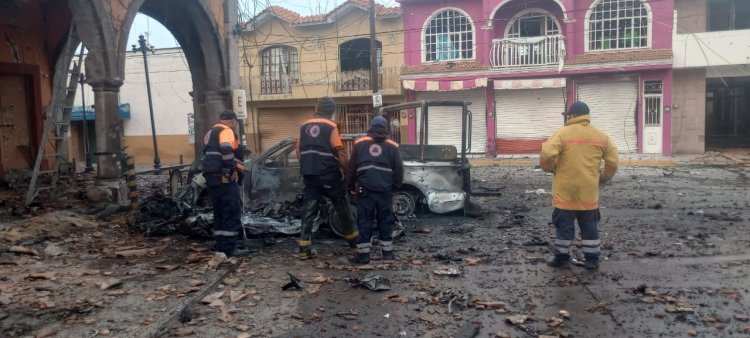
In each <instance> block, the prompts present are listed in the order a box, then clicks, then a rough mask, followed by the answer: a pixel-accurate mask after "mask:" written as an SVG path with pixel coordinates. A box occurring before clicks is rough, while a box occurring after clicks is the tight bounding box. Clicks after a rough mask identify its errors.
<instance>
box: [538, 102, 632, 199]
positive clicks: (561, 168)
mask: <svg viewBox="0 0 750 338" xmlns="http://www.w3.org/2000/svg"><path fill="white" fill-rule="evenodd" d="M602 160H604V172H603V173H601V164H602ZM618 160H619V159H618V155H617V147H616V146H615V144H614V143H613V142H612V139H611V138H609V136H607V134H605V133H604V132H603V131H601V130H599V129H598V128H596V127H594V126H592V125H591V118H590V116H589V115H582V116H577V117H574V118H572V119H570V120H569V121H568V122H567V123H565V126H564V127H562V128H560V129H559V130H557V132H555V134H554V135H552V136H550V138H549V139H548V140H547V142H544V144H543V145H542V152H541V153H540V154H539V164H540V166H541V167H542V170H544V171H546V172H552V173H554V180H553V182H552V205H553V206H555V207H556V208H559V209H564V210H594V209H597V208H599V181H600V179H601V180H603V181H606V180H609V179H611V178H612V176H614V175H615V172H616V171H617V162H618Z"/></svg>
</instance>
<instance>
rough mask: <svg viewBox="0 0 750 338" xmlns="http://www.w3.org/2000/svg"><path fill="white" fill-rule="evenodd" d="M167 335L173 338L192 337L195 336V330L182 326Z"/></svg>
mask: <svg viewBox="0 0 750 338" xmlns="http://www.w3.org/2000/svg"><path fill="white" fill-rule="evenodd" d="M169 333H170V334H171V335H173V336H175V337H187V336H192V335H193V334H195V329H194V328H193V327H190V326H184V327H180V328H175V329H172V330H170V331H169Z"/></svg>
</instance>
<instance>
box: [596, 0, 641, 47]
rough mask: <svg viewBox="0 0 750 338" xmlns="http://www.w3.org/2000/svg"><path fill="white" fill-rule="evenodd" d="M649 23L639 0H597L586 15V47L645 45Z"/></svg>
mask: <svg viewBox="0 0 750 338" xmlns="http://www.w3.org/2000/svg"><path fill="white" fill-rule="evenodd" d="M649 24H650V23H649V12H648V8H646V5H644V4H643V1H642V0H599V1H598V2H596V3H595V5H594V7H592V8H591V15H589V17H588V50H610V49H627V48H644V47H648V46H649V33H650V32H649Z"/></svg>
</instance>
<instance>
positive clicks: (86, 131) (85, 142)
mask: <svg viewBox="0 0 750 338" xmlns="http://www.w3.org/2000/svg"><path fill="white" fill-rule="evenodd" d="M78 83H80V84H81V104H82V105H83V151H84V153H85V158H86V169H84V170H85V171H86V172H87V173H89V172H92V171H94V166H93V164H92V163H91V152H90V151H89V128H88V121H86V91H85V90H84V89H85V87H84V83H86V79H85V76H84V75H83V73H81V74H80V76H79V77H78Z"/></svg>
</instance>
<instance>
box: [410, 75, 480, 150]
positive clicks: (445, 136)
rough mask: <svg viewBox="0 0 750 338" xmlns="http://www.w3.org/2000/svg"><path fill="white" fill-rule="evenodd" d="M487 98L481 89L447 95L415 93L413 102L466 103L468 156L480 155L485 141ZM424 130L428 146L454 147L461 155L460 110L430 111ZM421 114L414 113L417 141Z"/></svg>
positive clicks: (433, 108)
mask: <svg viewBox="0 0 750 338" xmlns="http://www.w3.org/2000/svg"><path fill="white" fill-rule="evenodd" d="M486 97H487V96H486V95H484V88H482V89H472V90H458V91H449V92H418V93H417V100H442V101H469V102H471V105H470V106H469V110H470V111H471V112H472V116H473V119H472V124H471V125H472V128H471V129H472V130H471V149H470V150H469V153H475V154H484V153H485V152H486V144H485V143H486V142H487V141H486V140H487V119H486V118H485V116H486V114H487V108H486V107H487V98H486ZM429 114H430V116H429V121H428V122H429V126H428V135H427V136H428V142H429V144H444V145H452V146H455V147H456V149H457V150H458V151H459V153H460V152H461V108H460V107H431V108H430V113H429ZM421 121H422V114H421V113H420V111H419V109H417V140H419V126H420V123H421Z"/></svg>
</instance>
